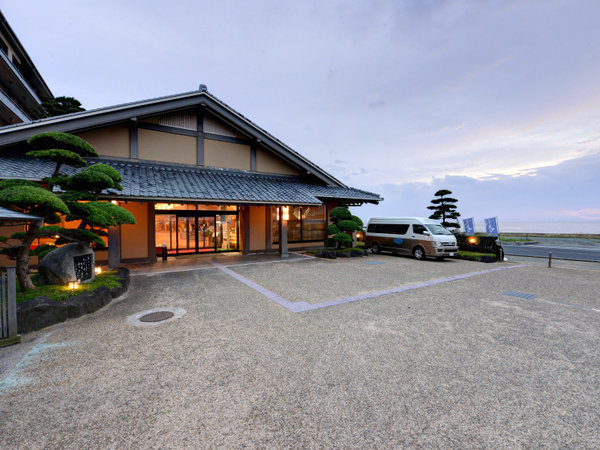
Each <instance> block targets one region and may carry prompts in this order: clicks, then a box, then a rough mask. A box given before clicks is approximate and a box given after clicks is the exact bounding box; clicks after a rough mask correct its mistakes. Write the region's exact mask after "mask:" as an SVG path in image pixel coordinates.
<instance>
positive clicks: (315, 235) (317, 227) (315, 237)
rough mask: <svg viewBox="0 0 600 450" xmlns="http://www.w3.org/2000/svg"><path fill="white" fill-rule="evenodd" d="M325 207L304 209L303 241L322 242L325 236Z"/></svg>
mask: <svg viewBox="0 0 600 450" xmlns="http://www.w3.org/2000/svg"><path fill="white" fill-rule="evenodd" d="M325 225H326V223H325V206H323V205H321V206H307V207H303V208H302V240H303V241H320V240H321V239H323V237H324V236H325Z"/></svg>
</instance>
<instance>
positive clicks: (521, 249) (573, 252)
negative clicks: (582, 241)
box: [501, 242, 600, 262]
mask: <svg viewBox="0 0 600 450" xmlns="http://www.w3.org/2000/svg"><path fill="white" fill-rule="evenodd" d="M573 244H575V243H572V244H571V245H568V244H567V245H564V244H563V243H562V242H559V243H542V242H540V243H538V244H532V245H519V244H513V243H508V242H506V243H504V242H502V243H501V245H502V248H503V249H504V254H506V255H514V256H529V257H536V258H548V254H549V253H550V252H552V258H553V259H569V260H574V261H594V262H600V245H598V246H595V245H594V246H585V247H584V246H579V245H573Z"/></svg>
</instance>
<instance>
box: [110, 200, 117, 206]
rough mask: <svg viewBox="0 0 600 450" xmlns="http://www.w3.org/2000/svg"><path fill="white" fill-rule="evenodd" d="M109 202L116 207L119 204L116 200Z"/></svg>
mask: <svg viewBox="0 0 600 450" xmlns="http://www.w3.org/2000/svg"><path fill="white" fill-rule="evenodd" d="M110 202H111V203H112V204H113V205H118V204H119V202H118V201H116V200H111V201H110Z"/></svg>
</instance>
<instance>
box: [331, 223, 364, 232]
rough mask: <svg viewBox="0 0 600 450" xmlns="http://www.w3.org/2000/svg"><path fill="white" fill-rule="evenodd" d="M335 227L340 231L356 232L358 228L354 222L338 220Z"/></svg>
mask: <svg viewBox="0 0 600 450" xmlns="http://www.w3.org/2000/svg"><path fill="white" fill-rule="evenodd" d="M337 226H338V228H339V229H340V230H341V231H356V230H358V229H359V228H360V227H359V226H358V224H357V223H356V222H355V221H354V220H340V221H339V222H338V224H337Z"/></svg>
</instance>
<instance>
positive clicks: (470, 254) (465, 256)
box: [458, 250, 496, 261]
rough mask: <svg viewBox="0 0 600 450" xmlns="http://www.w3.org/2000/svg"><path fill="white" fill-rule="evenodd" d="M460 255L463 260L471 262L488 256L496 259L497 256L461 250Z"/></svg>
mask: <svg viewBox="0 0 600 450" xmlns="http://www.w3.org/2000/svg"><path fill="white" fill-rule="evenodd" d="M458 255H459V256H460V257H461V258H462V259H468V260H470V261H479V258H481V257H482V256H488V257H491V258H495V257H496V255H495V254H494V253H481V252H467V251H462V250H459V252H458Z"/></svg>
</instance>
